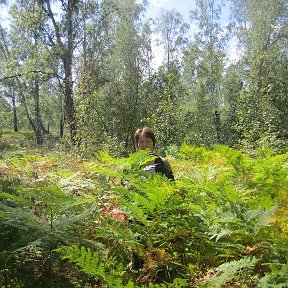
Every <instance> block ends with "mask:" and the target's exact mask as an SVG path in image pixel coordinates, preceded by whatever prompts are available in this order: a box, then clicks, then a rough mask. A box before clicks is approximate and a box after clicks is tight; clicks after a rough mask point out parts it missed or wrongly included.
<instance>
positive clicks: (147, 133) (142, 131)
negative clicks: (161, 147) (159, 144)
mask: <svg viewBox="0 0 288 288" xmlns="http://www.w3.org/2000/svg"><path fill="white" fill-rule="evenodd" d="M142 136H144V137H147V138H150V139H151V140H152V142H153V147H154V146H155V143H156V138H155V135H154V132H153V130H152V129H151V128H150V127H143V128H139V129H137V130H136V132H135V134H134V139H135V145H136V148H138V141H139V138H140V137H142Z"/></svg>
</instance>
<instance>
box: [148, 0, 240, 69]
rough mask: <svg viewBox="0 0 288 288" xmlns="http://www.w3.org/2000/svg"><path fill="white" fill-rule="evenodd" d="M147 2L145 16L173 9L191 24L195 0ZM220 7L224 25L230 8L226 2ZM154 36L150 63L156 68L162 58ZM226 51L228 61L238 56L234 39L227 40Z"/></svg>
mask: <svg viewBox="0 0 288 288" xmlns="http://www.w3.org/2000/svg"><path fill="white" fill-rule="evenodd" d="M148 2H149V6H148V8H147V10H146V17H148V18H149V17H151V18H153V19H155V18H157V17H159V16H160V15H161V11H163V10H172V9H175V10H177V11H178V12H179V13H180V14H182V16H183V18H184V20H185V21H186V22H187V23H189V24H190V25H191V23H190V20H189V12H190V11H191V10H193V9H195V8H196V0H148ZM221 8H222V16H221V21H220V23H221V25H223V26H225V25H226V24H228V22H229V16H230V10H229V6H228V5H227V4H226V5H223V6H222V7H221ZM192 29H193V27H192V28H191V29H190V35H191V34H193V31H192ZM194 29H195V28H194ZM156 38H157V37H156V36H154V37H153V38H152V50H153V54H154V56H155V57H154V59H153V61H152V65H153V67H155V68H157V67H158V66H159V65H160V64H161V62H162V60H163V48H161V47H157V45H156ZM227 52H228V55H229V60H230V62H232V61H234V60H237V59H238V58H239V57H238V55H237V47H236V39H232V40H231V41H230V42H229V44H228V46H227Z"/></svg>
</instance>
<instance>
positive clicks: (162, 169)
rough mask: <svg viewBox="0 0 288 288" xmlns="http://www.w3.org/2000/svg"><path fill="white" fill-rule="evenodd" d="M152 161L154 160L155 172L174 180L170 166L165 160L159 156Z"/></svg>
mask: <svg viewBox="0 0 288 288" xmlns="http://www.w3.org/2000/svg"><path fill="white" fill-rule="evenodd" d="M155 156H157V155H155ZM154 161H155V172H156V173H161V174H163V175H165V176H166V177H167V178H168V179H170V180H173V181H174V180H175V179H174V175H173V171H172V169H171V166H170V165H169V164H168V163H167V162H166V161H163V160H162V158H161V157H159V156H158V157H157V158H156V159H155V160H154Z"/></svg>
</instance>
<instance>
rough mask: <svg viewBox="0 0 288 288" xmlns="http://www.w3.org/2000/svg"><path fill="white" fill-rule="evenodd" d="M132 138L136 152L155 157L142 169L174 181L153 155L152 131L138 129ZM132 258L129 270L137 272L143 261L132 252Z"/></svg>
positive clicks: (166, 163)
mask: <svg viewBox="0 0 288 288" xmlns="http://www.w3.org/2000/svg"><path fill="white" fill-rule="evenodd" d="M134 138H135V146H136V149H137V150H145V149H149V150H150V151H151V153H152V155H153V156H155V159H154V160H152V161H150V162H148V163H146V165H144V167H143V169H144V170H145V171H147V172H154V173H161V174H163V175H165V176H166V177H167V178H168V179H170V180H171V181H174V175H173V171H172V169H171V166H170V165H169V163H168V162H167V161H166V160H163V159H162V158H161V157H160V156H158V155H157V154H155V153H154V147H155V144H156V138H155V134H154V132H153V130H152V129H151V128H149V127H144V128H139V129H137V130H136V132H135V135H134ZM132 257H133V260H132V267H131V268H132V269H133V270H139V269H141V268H143V265H144V260H143V259H142V258H141V257H139V256H138V255H137V254H136V253H134V252H133V254H132Z"/></svg>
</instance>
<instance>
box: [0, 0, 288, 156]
mask: <svg viewBox="0 0 288 288" xmlns="http://www.w3.org/2000/svg"><path fill="white" fill-rule="evenodd" d="M2 2H3V1H2ZM4 3H5V1H4ZM9 3H10V2H8V3H6V5H10V7H9V8H10V10H9V14H10V24H9V27H8V28H4V27H1V29H0V31H1V37H0V41H1V42H0V48H1V49H0V61H1V72H0V73H1V77H0V87H1V94H0V96H1V102H0V105H1V106H0V107H1V115H0V116H1V129H6V128H9V129H14V131H18V130H21V129H32V130H33V131H34V133H35V137H36V140H37V143H38V144H42V143H43V142H44V139H45V137H46V135H47V134H49V133H50V134H52V133H54V135H58V136H59V137H60V138H63V137H65V135H67V133H69V134H70V139H69V141H70V140H71V141H72V143H74V144H75V143H77V144H78V145H82V146H83V147H84V148H85V149H90V148H91V147H92V149H93V150H94V149H97V147H101V146H103V145H106V146H109V148H113V147H114V149H115V151H118V153H120V154H121V153H126V151H131V150H133V134H134V131H135V129H136V128H137V127H140V126H143V125H149V126H151V127H153V128H154V129H155V132H156V134H157V135H158V146H159V149H164V148H165V147H166V148H167V147H168V146H173V145H175V146H176V147H177V146H179V145H180V144H182V143H183V142H186V143H188V144H192V145H196V146H199V145H204V146H205V147H209V145H211V144H227V145H229V146H237V145H240V146H241V147H246V148H248V149H250V148H252V149H253V148H255V147H271V148H273V149H279V151H283V149H284V148H285V147H287V137H288V136H287V135H288V133H287V129H288V128H287V127H288V120H287V119H288V116H287V115H288V113H287V105H288V104H287V101H288V100H287V77H288V73H287V61H288V60H287V59H288V57H287V53H288V52H287V41H288V40H287V33H288V32H287V31H288V28H287V27H288V26H287V15H288V14H287V1H285V0H281V1H276V2H273V1H227V2H226V3H225V4H226V5H230V6H231V13H232V14H231V17H230V19H231V22H230V23H227V25H226V26H225V27H224V26H221V25H220V15H221V5H223V3H222V2H221V1H212V0H209V1H196V7H197V8H196V9H195V10H193V11H190V16H191V17H190V21H189V22H188V23H185V22H184V20H183V17H182V16H181V14H179V13H178V12H177V11H175V10H172V11H165V10H164V11H162V14H161V15H159V17H158V18H156V19H147V18H145V7H146V5H147V2H146V1H132V0H131V1H113V0H109V1H76V0H74V1H72V0H71V1H44V0H43V1H16V2H15V3H14V4H9ZM3 5H5V4H2V7H4V6H3ZM187 5H188V4H187ZM187 9H189V5H188V6H187ZM189 25H190V26H193V27H195V29H194V30H195V31H194V33H192V34H193V35H192V36H191V37H190V38H188V37H187V36H188V34H187V32H188V27H189ZM155 33H156V34H155ZM153 35H154V36H153ZM155 35H157V39H158V40H157V41H158V42H157V43H158V45H160V46H161V47H162V48H163V49H164V60H163V63H162V65H160V66H159V67H152V66H151V62H152V57H153V55H152V50H151V43H152V42H151V41H152V37H155ZM231 37H236V38H235V39H237V40H238V47H237V49H238V51H239V59H238V60H237V61H233V62H231V61H230V60H229V58H228V51H227V43H228V41H229V39H231ZM66 132H67V133H66Z"/></svg>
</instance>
